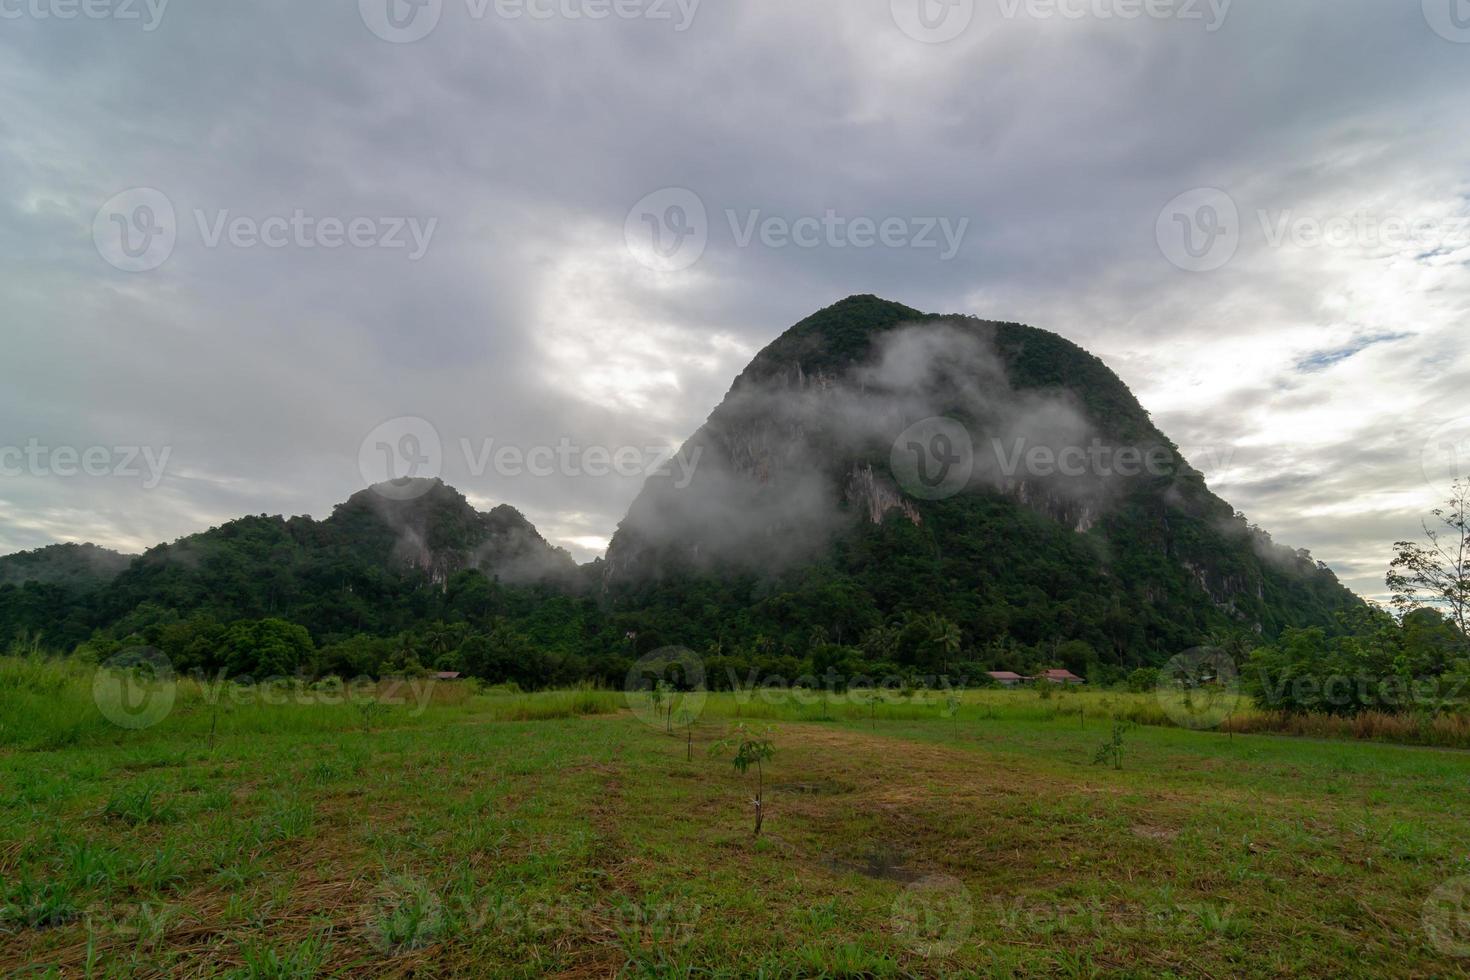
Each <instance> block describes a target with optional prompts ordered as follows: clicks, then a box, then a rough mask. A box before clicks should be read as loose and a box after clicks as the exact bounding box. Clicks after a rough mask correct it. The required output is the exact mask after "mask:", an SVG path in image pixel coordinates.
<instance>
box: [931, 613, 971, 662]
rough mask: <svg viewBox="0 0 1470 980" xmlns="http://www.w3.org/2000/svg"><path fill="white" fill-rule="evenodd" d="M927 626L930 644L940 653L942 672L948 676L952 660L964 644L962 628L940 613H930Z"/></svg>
mask: <svg viewBox="0 0 1470 980" xmlns="http://www.w3.org/2000/svg"><path fill="white" fill-rule="evenodd" d="M925 626H926V627H927V629H928V631H929V642H930V643H931V644H932V645H933V646H934V649H935V650H937V651H939V655H940V659H941V671H942V672H943V673H945V674H948V673H949V661H950V659H951V658H953V657H955V656H957V655H958V654H959V652H960V646H961V645H962V644H963V643H964V638H963V637H962V636H961V635H960V628H959V627H958V626H956V625H955V624H954V623H952V622H950V621H949V620H948V619H945V618H944V617H943V616H941V615H939V614H938V613H929V615H928V616H927V617H926V618H925Z"/></svg>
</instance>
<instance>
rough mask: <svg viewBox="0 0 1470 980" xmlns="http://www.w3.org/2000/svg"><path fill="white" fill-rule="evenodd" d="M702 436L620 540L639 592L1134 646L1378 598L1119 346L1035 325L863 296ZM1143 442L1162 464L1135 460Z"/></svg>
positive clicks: (841, 308) (821, 321)
mask: <svg viewBox="0 0 1470 980" xmlns="http://www.w3.org/2000/svg"><path fill="white" fill-rule="evenodd" d="M936 417H937V418H943V419H946V420H948V421H947V422H943V423H935V422H932V421H926V420H933V419H935V418H936ZM916 423H917V424H919V425H920V431H919V434H918V436H917V437H915V438H908V437H907V436H906V438H905V439H900V438H899V436H900V434H901V433H905V430H906V428H908V427H910V426H914V425H915V424H916ZM955 424H958V425H959V426H960V427H961V428H959V429H958V430H955V429H954V426H955ZM926 427H927V428H926ZM950 432H954V434H955V438H954V439H949V435H948V434H949V433H950ZM936 435H938V436H941V437H943V438H944V439H945V441H944V442H939V443H934V442H933V438H934V437H935V436H936ZM966 438H968V439H969V441H970V444H971V445H972V446H973V451H972V452H970V453H968V456H967V459H966V462H967V463H970V464H971V465H972V472H970V473H969V475H968V477H967V478H963V479H962V480H961V482H960V484H959V485H958V486H957V487H955V488H954V490H953V492H952V493H944V494H939V495H937V497H938V499H929V498H931V497H935V496H936V494H934V493H932V492H931V491H932V490H933V488H932V487H926V486H924V485H922V482H916V480H915V477H916V476H920V475H921V474H920V473H919V472H917V470H918V467H919V466H920V465H923V466H926V467H927V466H928V465H929V464H931V463H935V462H937V461H938V456H937V455H936V456H935V457H934V458H933V459H921V458H920V457H923V456H925V455H926V454H927V450H928V449H929V448H931V447H948V446H951V445H954V444H958V443H959V442H960V441H962V440H964V439H966ZM910 448H913V449H914V452H915V457H914V464H915V467H914V468H915V471H914V472H910V471H908V467H907V466H906V464H905V460H904V456H905V452H906V451H907V450H908V449H910ZM1069 450H1079V451H1085V452H1088V453H1092V452H1094V451H1096V452H1097V454H1098V455H1097V457H1089V463H1088V465H1087V466H1085V467H1083V469H1082V471H1080V472H1075V471H1068V472H1066V473H1062V472H1058V471H1057V469H1056V467H1055V466H1052V467H1051V468H1050V469H1047V468H1045V467H1039V466H1034V465H1029V462H1030V460H1031V459H1032V457H1031V456H1030V455H1029V454H1030V453H1031V452H1032V451H1040V452H1042V456H1041V457H1040V458H1041V459H1042V460H1043V461H1044V460H1045V459H1046V458H1047V456H1048V454H1049V455H1050V458H1052V460H1053V462H1055V460H1056V459H1057V458H1058V457H1061V458H1070V459H1073V460H1075V459H1076V458H1077V457H1076V455H1075V453H1074V454H1073V455H1071V456H1066V455H1065V454H1067V453H1068V451H1069ZM681 452H682V453H683V454H684V455H685V458H686V460H688V461H692V462H693V463H694V465H695V473H696V475H695V478H694V480H693V482H692V483H690V484H689V485H688V486H686V487H680V486H678V485H676V482H675V477H673V476H666V477H661V478H655V479H651V480H650V481H649V483H648V485H647V486H646V487H645V489H644V491H643V492H642V494H640V496H639V498H638V499H637V500H636V501H635V503H634V504H633V506H632V507H631V508H630V510H629V513H628V516H627V518H626V519H625V520H624V522H623V523H622V525H621V526H620V527H619V529H618V532H617V534H616V535H615V537H614V539H613V542H612V545H611V547H610V548H609V551H608V556H607V562H606V570H605V574H604V588H605V590H606V593H607V595H608V596H609V597H610V599H611V601H612V602H613V603H614V604H615V606H617V607H619V608H623V609H628V610H633V609H639V608H645V609H648V610H650V611H651V612H653V613H657V612H658V611H659V610H664V611H665V612H667V611H669V610H674V609H678V610H681V613H680V615H684V616H686V617H687V616H688V612H689V610H690V608H691V607H692V608H696V609H704V608H709V609H710V610H711V611H713V610H719V609H721V608H725V609H726V611H727V612H728V606H729V605H731V604H733V605H734V606H736V607H743V608H747V609H755V610H761V609H764V608H765V607H766V606H768V605H769V603H770V602H771V601H772V599H773V598H775V597H781V596H784V597H785V599H784V600H783V602H784V606H785V607H786V608H787V609H788V610H793V611H798V612H794V613H793V616H794V619H793V622H795V621H797V620H800V621H802V623H803V624H805V621H806V620H808V619H810V620H811V622H810V624H809V625H812V626H818V627H821V628H822V629H823V630H825V631H826V632H828V633H829V634H831V633H833V632H834V631H836V632H842V631H844V630H845V631H846V632H847V633H848V635H849V636H851V635H852V632H853V631H854V630H855V629H861V628H864V627H868V626H871V625H874V624H877V623H881V622H884V621H886V620H888V619H890V618H892V617H893V616H895V615H900V614H904V613H919V612H940V613H942V614H944V615H946V616H947V617H949V618H951V619H953V620H954V621H955V622H956V623H958V624H959V625H960V627H961V629H962V630H963V632H964V636H965V641H966V644H967V645H970V646H982V645H985V644H992V643H1004V642H1010V641H1019V642H1022V643H1027V644H1037V645H1044V644H1046V643H1052V644H1055V643H1057V642H1059V641H1065V640H1076V641H1080V642H1083V643H1086V644H1088V645H1089V646H1090V647H1091V648H1092V649H1093V650H1094V652H1095V653H1096V654H1097V655H1098V656H1100V657H1102V658H1103V659H1104V660H1106V661H1111V662H1116V663H1128V662H1144V661H1147V660H1156V659H1158V657H1159V656H1161V655H1163V654H1164V653H1166V652H1178V650H1179V649H1183V648H1185V647H1187V646H1190V645H1193V644H1195V643H1197V642H1199V640H1200V638H1201V637H1202V636H1203V635H1204V634H1205V633H1206V632H1208V631H1211V630H1215V629H1237V630H1249V631H1254V632H1259V633H1262V634H1265V635H1268V636H1272V635H1275V634H1276V633H1278V632H1279V631H1280V630H1281V629H1283V628H1285V627H1287V626H1297V625H1331V624H1332V622H1333V617H1334V614H1335V613H1336V612H1337V611H1338V610H1340V609H1343V608H1346V607H1348V606H1351V605H1354V604H1356V603H1357V601H1358V600H1357V599H1356V598H1355V597H1354V596H1352V594H1351V593H1349V592H1348V591H1347V590H1346V589H1344V588H1343V587H1342V586H1341V585H1340V584H1339V583H1338V582H1337V580H1336V578H1335V577H1334V576H1332V574H1331V572H1329V571H1327V570H1326V569H1325V568H1322V567H1319V566H1318V565H1317V564H1316V563H1314V562H1312V561H1310V560H1309V558H1307V557H1305V556H1302V555H1298V554H1296V553H1294V552H1291V551H1290V550H1289V549H1285V548H1281V547H1279V546H1276V545H1274V544H1273V543H1272V542H1271V541H1270V539H1269V537H1267V536H1266V535H1265V534H1264V533H1262V532H1260V531H1258V530H1256V529H1253V528H1251V527H1249V526H1248V525H1247V524H1246V522H1245V520H1244V519H1243V518H1241V517H1239V516H1238V515H1237V514H1236V513H1235V512H1234V510H1233V509H1232V508H1231V507H1230V506H1229V505H1228V504H1226V503H1225V502H1224V501H1222V500H1220V499H1219V498H1218V497H1216V496H1215V495H1214V494H1213V493H1211V492H1210V491H1209V489H1208V488H1207V487H1206V486H1205V482H1204V480H1203V478H1202V477H1201V476H1200V475H1199V474H1198V473H1197V472H1195V471H1194V470H1193V469H1191V468H1190V467H1189V466H1188V464H1187V463H1186V462H1185V461H1184V460H1183V459H1182V458H1181V457H1180V455H1179V453H1178V450H1177V449H1176V448H1175V447H1174V445H1173V444H1172V443H1171V442H1169V440H1168V439H1167V438H1166V437H1165V436H1164V435H1163V433H1161V432H1159V431H1158V429H1157V428H1156V427H1155V426H1154V425H1153V423H1152V421H1151V420H1150V419H1149V417H1148V413H1147V412H1146V411H1144V409H1143V408H1142V406H1140V405H1139V404H1138V401H1137V399H1136V398H1135V397H1134V396H1133V394H1132V393H1131V392H1130V391H1129V390H1128V388H1127V386H1126V385H1125V384H1123V382H1122V381H1121V380H1120V379H1119V378H1118V377H1117V376H1116V375H1115V374H1114V373H1113V372H1112V371H1110V370H1109V369H1108V368H1107V367H1106V365H1104V364H1103V363H1102V362H1101V361H1100V360H1098V359H1097V358H1096V357H1094V356H1092V355H1090V354H1088V353H1087V352H1086V351H1084V350H1082V349H1081V348H1079V347H1077V346H1076V345H1075V344H1072V343H1070V342H1069V341H1067V340H1065V339H1063V338H1061V337H1059V336H1056V335H1055V334H1051V333H1048V332H1046V331H1043V330H1038V329H1035V328H1031V327H1026V326H1022V325H1020V324H1014V323H993V322H985V321H979V320H975V319H973V318H963V317H940V316H932V315H926V314H922V313H919V312H918V311H916V310H912V309H909V308H907V307H904V306H901V305H899V304H896V303H889V302H886V301H883V300H880V299H877V298H876V297H871V296H861V297H852V298H850V299H848V300H844V301H843V302H841V303H838V304H836V305H835V306H832V307H829V308H828V309H825V310H822V311H820V312H819V313H817V314H815V315H813V316H811V317H809V318H807V319H806V320H803V321H802V322H801V323H799V324H797V325H796V326H794V327H792V328H791V329H790V330H788V331H786V332H785V333H784V334H782V335H781V336H780V337H779V338H778V339H777V340H776V341H774V342H773V343H772V344H771V345H770V346H768V347H767V348H766V349H765V350H763V351H761V353H760V354H758V355H757V356H756V358H755V359H754V360H753V361H752V362H751V364H750V366H749V367H748V368H746V370H745V371H744V372H742V374H741V375H740V376H739V377H738V378H737V379H736V381H735V384H734V385H733V387H732V388H731V391H730V393H729V394H728V395H727V396H726V398H725V400H724V402H722V403H721V405H720V406H719V407H718V408H716V409H715V411H714V412H713V413H712V414H711V416H710V418H709V421H708V422H707V423H706V424H705V426H703V427H702V428H701V429H700V430H699V432H697V433H696V434H695V435H694V436H693V437H692V438H691V439H690V440H689V442H688V443H687V444H686V445H685V447H684V448H683V449H682V450H681ZM936 452H937V450H936ZM1133 454H1137V455H1138V456H1139V457H1143V458H1145V459H1147V460H1148V461H1149V462H1150V465H1149V466H1148V467H1147V468H1144V469H1143V470H1142V471H1140V472H1134V470H1137V469H1139V468H1138V467H1134V466H1124V465H1123V464H1124V462H1125V460H1126V461H1127V462H1129V463H1132V462H1133V459H1134V457H1133ZM1099 457H1100V458H1102V459H1104V460H1105V461H1104V462H1101V463H1099V462H1094V460H1095V459H1097V458H1099ZM1018 461H1026V463H1025V464H1023V465H1020V466H1017V465H1016V464H1017V462H1018ZM1074 470H1075V468H1074ZM697 583H702V584H697ZM714 583H718V584H717V585H716V584H714ZM711 589H715V590H716V591H717V592H718V595H719V597H720V598H719V600H718V601H716V602H710V601H708V600H709V598H710V590H711ZM831 590H836V591H838V592H841V593H842V594H844V595H847V596H852V597H857V598H856V599H855V600H854V601H853V603H851V604H849V605H847V606H846V612H845V615H846V616H847V618H848V619H849V620H851V621H850V622H844V623H836V622H832V621H827V620H824V619H823V618H822V615H821V614H814V613H812V612H811V609H812V608H813V607H815V608H822V607H823V606H830V605H831V602H827V601H824V600H821V599H820V598H814V596H817V595H818V594H820V593H822V592H823V591H831ZM695 595H700V596H701V597H702V598H701V600H700V601H699V602H697V603H696V602H693V601H691V600H692V597H693V596H695ZM839 604H840V603H839ZM658 618H659V619H661V624H660V625H661V628H664V629H671V628H673V626H674V618H675V617H674V616H672V615H667V616H663V617H658ZM695 618H696V619H700V618H701V617H695ZM757 618H764V614H763V613H762V614H759V615H758V616H757ZM694 628H695V629H696V630H699V629H701V628H702V629H704V630H715V631H717V632H718V631H719V630H720V627H717V626H716V625H715V624H712V623H709V622H708V621H705V622H703V624H702V627H701V626H695V627H694Z"/></svg>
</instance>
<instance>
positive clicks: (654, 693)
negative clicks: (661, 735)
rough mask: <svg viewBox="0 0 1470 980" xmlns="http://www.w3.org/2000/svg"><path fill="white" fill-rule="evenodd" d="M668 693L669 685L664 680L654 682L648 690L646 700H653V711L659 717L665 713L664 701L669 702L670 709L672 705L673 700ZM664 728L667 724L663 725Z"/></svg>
mask: <svg viewBox="0 0 1470 980" xmlns="http://www.w3.org/2000/svg"><path fill="white" fill-rule="evenodd" d="M669 693H670V692H669V685H668V684H667V683H666V682H664V681H658V682H657V683H655V684H654V685H653V687H652V688H651V689H650V690H649V692H648V700H650V701H652V702H653V710H654V713H655V714H656V715H658V716H660V717H662V716H663V715H664V714H665V712H664V702H666V701H667V702H669V708H670V710H672V709H673V707H674V705H673V700H672V699H671V698H670V697H669ZM665 728H666V729H667V726H665Z"/></svg>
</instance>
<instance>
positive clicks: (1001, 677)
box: [989, 670, 1026, 687]
mask: <svg viewBox="0 0 1470 980" xmlns="http://www.w3.org/2000/svg"><path fill="white" fill-rule="evenodd" d="M989 673H990V676H991V677H992V678H993V679H994V680H995V682H996V683H997V684H999V685H1000V686H1001V687H1015V686H1016V685H1017V684H1024V683H1025V682H1026V678H1024V677H1022V676H1021V675H1020V674H1017V673H1014V672H1013V671H1009V670H992V671H990V672H989Z"/></svg>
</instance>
